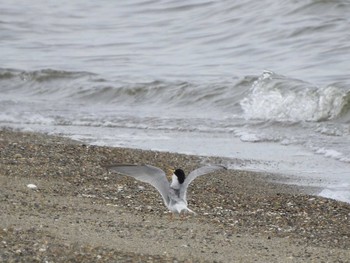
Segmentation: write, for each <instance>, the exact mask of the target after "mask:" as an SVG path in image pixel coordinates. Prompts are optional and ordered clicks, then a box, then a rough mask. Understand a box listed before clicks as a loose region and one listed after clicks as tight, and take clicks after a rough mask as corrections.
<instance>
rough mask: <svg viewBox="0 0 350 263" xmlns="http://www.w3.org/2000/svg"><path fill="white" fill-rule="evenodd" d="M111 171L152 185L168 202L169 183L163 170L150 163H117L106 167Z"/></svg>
mask: <svg viewBox="0 0 350 263" xmlns="http://www.w3.org/2000/svg"><path fill="white" fill-rule="evenodd" d="M107 169H108V170H110V171H111V172H116V173H120V174H124V175H128V176H131V177H134V178H135V179H137V180H140V181H142V182H146V183H149V184H151V185H152V186H154V187H155V188H156V189H157V190H158V191H159V193H160V194H161V195H162V197H163V200H164V202H165V204H166V205H168V203H169V197H168V193H169V188H170V184H169V181H168V180H167V178H166V175H165V173H164V171H163V170H162V169H160V168H158V167H154V166H151V165H146V164H144V165H133V164H117V165H111V166H108V167H107Z"/></svg>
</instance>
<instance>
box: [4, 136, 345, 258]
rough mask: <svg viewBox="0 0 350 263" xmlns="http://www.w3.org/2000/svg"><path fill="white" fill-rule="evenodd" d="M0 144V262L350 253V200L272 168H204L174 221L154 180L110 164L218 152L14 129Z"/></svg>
mask: <svg viewBox="0 0 350 263" xmlns="http://www.w3.org/2000/svg"><path fill="white" fill-rule="evenodd" d="M0 149H1V152H0V155H1V160H0V261H1V262H45V261H46V262H205V261H208V262H214V261H218V262H350V221H349V218H350V205H349V204H346V203H342V202H337V201H334V200H329V199H325V198H321V197H316V196H312V195H308V194H306V192H308V193H310V192H309V191H310V189H301V188H298V187H295V186H291V185H283V184H279V183H277V181H276V182H275V183H274V182H273V181H274V180H276V178H274V177H273V176H269V175H267V174H259V173H252V172H242V171H234V170H228V171H222V172H217V173H213V174H211V175H207V176H202V177H199V178H197V179H196V180H195V181H194V183H193V184H192V185H191V187H190V188H189V193H188V197H189V200H188V201H189V207H190V208H191V209H192V210H194V211H195V212H197V215H196V216H189V217H188V218H186V219H185V220H180V219H178V218H177V219H175V220H172V221H171V220H170V219H169V214H168V213H167V210H166V208H165V206H164V205H163V203H162V199H161V197H160V195H159V194H158V192H157V191H156V190H155V189H154V188H152V187H151V186H149V185H147V184H143V183H141V182H137V181H135V180H134V179H132V178H128V177H124V176H119V175H117V174H110V173H108V172H107V171H106V169H105V168H104V165H108V164H113V163H148V164H152V165H155V166H159V167H161V168H163V169H165V168H166V166H167V165H172V166H176V167H182V168H183V169H184V170H185V171H186V172H188V171H190V170H192V169H194V168H196V167H198V166H200V165H201V163H203V161H205V162H213V163H214V162H215V163H218V162H220V159H217V158H216V159H215V158H212V159H210V158H207V157H206V158H201V157H197V156H188V155H180V154H171V153H161V152H152V151H141V150H131V149H122V148H107V147H94V146H86V145H83V144H81V143H77V142H74V141H71V140H68V139H64V138H59V137H50V136H45V135H41V134H31V133H19V132H13V131H8V130H3V131H0ZM271 181H272V182H271ZM28 184H35V185H36V186H37V187H38V188H37V189H36V190H33V189H30V188H28V187H27V185H28Z"/></svg>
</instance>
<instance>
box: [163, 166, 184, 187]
mask: <svg viewBox="0 0 350 263" xmlns="http://www.w3.org/2000/svg"><path fill="white" fill-rule="evenodd" d="M173 175H175V176H176V177H177V180H178V182H179V184H182V183H183V182H184V181H185V177H186V176H185V172H184V171H183V170H182V169H175V168H172V167H169V168H168V173H167V178H168V179H169V180H172V178H173Z"/></svg>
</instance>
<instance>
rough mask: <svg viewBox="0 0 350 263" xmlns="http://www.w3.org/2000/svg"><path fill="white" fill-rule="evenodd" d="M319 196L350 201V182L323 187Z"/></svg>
mask: <svg viewBox="0 0 350 263" xmlns="http://www.w3.org/2000/svg"><path fill="white" fill-rule="evenodd" d="M319 196H323V197H326V198H331V199H336V200H339V201H343V202H347V203H350V184H348V183H343V184H338V185H333V186H331V187H327V188H325V189H323V190H322V191H321V192H320V193H319Z"/></svg>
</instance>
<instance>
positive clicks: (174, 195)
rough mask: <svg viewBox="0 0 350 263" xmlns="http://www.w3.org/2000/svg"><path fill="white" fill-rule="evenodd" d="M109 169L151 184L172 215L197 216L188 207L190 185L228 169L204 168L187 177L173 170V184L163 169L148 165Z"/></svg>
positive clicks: (122, 166) (127, 165) (208, 166)
mask: <svg viewBox="0 0 350 263" xmlns="http://www.w3.org/2000/svg"><path fill="white" fill-rule="evenodd" d="M107 169H108V170H109V171H111V172H114V173H119V174H122V175H127V176H131V177H133V178H135V179H137V180H139V181H142V182H146V183H149V184H151V185H152V186H153V187H155V188H156V189H157V190H158V192H159V193H160V194H161V196H162V198H163V201H164V204H165V206H166V207H167V208H168V209H169V210H170V212H171V213H172V215H173V214H179V215H182V214H185V213H188V212H189V213H192V214H194V215H195V214H196V213H195V212H194V211H192V210H191V209H189V208H188V207H187V206H188V204H187V188H188V186H189V185H190V183H191V182H192V181H193V180H194V179H195V178H197V177H198V176H201V175H204V174H209V173H212V172H215V171H218V170H226V169H227V168H226V167H224V166H221V165H207V166H202V167H200V168H197V169H195V170H193V171H192V172H190V173H189V174H188V176H187V177H186V175H185V172H184V171H183V170H182V169H180V168H178V169H171V172H172V175H171V182H169V181H168V179H167V176H166V173H165V172H164V171H163V170H162V169H160V168H158V167H155V166H152V165H148V164H142V165H136V164H117V165H111V166H108V167H107ZM181 213H182V214H181Z"/></svg>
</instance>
